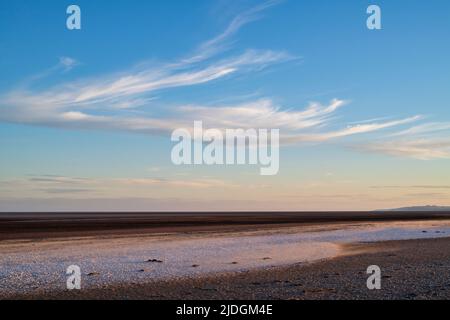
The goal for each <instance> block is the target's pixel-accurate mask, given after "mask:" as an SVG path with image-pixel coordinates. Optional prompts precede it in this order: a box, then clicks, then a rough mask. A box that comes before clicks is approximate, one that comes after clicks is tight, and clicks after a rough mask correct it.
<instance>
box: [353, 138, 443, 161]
mask: <svg viewBox="0 0 450 320" xmlns="http://www.w3.org/2000/svg"><path fill="white" fill-rule="evenodd" d="M356 148H358V149H359V150H363V151H370V152H376V153H382V154H387V155H391V156H399V157H408V158H414V159H418V160H433V159H450V139H441V138H436V139H417V140H410V139H408V140H393V141H382V142H376V143H368V144H366V145H363V146H362V145H361V146H357V147H356Z"/></svg>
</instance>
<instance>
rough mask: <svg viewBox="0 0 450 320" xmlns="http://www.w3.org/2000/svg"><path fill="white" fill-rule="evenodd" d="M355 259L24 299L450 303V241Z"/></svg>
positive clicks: (350, 249) (354, 252)
mask: <svg viewBox="0 0 450 320" xmlns="http://www.w3.org/2000/svg"><path fill="white" fill-rule="evenodd" d="M345 250H346V252H347V253H349V254H350V255H347V256H340V257H337V258H334V259H330V260H325V261H319V262H315V263H310V264H297V265H291V266H287V267H280V268H271V269H268V270H255V271H249V272H242V273H236V274H233V273H228V274H217V275H214V276H208V277H198V278H193V279H179V280H172V281H156V282H152V283H146V284H126V285H113V286H106V287H104V288H101V289H91V290H83V291H81V292H68V291H65V292H50V293H45V294H44V293H43V294H34V295H21V296H16V297H12V298H20V299H162V300H171V299H176V300H178V299H181V300H197V299H201V300H208V299H225V300H241V299H244V300H247V299H250V300H252V299H262V300H278V299H283V300H309V299H314V300H315V299H333V300H334V299H370V300H372V299H391V300H392V299H402V300H403V299H405V300H409V299H421V300H422V299H433V300H434V299H449V298H450V238H440V239H427V240H423V239H422V240H403V241H390V242H380V243H371V244H356V245H348V246H346V248H345ZM372 264H377V265H379V266H380V267H381V270H382V288H381V290H374V291H371V290H368V289H367V287H366V279H367V275H366V268H367V266H369V265H372Z"/></svg>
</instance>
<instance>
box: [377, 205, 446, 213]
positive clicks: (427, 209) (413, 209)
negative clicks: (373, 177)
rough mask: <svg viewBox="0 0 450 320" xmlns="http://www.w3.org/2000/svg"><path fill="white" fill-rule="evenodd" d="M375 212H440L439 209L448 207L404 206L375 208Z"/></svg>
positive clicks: (444, 209)
mask: <svg viewBox="0 0 450 320" xmlns="http://www.w3.org/2000/svg"><path fill="white" fill-rule="evenodd" d="M375 211H377V212H380V211H391V212H408V211H411V212H441V211H450V207H446V206H417V207H404V208H396V209H385V210H375Z"/></svg>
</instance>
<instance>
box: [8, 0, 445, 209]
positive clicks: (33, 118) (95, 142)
mask: <svg viewBox="0 0 450 320" xmlns="http://www.w3.org/2000/svg"><path fill="white" fill-rule="evenodd" d="M70 4H72V2H69V1H58V2H55V1H21V0H18V1H9V2H6V1H3V2H2V3H1V4H0V112H1V113H0V145H1V157H0V168H1V169H0V199H2V201H1V204H0V210H3V211H6V210H17V211H20V210H39V209H42V210H53V209H54V210H87V209H92V210H111V209H115V208H119V209H122V210H124V209H129V210H186V209H187V210H216V209H217V210H220V209H222V210H238V209H242V210H259V209H271V210H332V209H335V210H361V209H376V208H384V207H391V206H392V207H395V206H403V205H423V204H440V205H450V202H449V201H450V200H449V199H450V197H449V196H450V193H449V191H450V170H448V168H449V164H450V162H449V161H450V134H449V133H450V108H448V101H449V100H450V99H449V98H450V91H449V90H448V86H449V83H450V63H448V57H449V56H450V44H449V41H448V38H449V36H450V3H448V1H444V0H442V1H439V0H435V1H433V4H432V5H431V4H430V3H429V2H426V1H418V0H415V1H375V2H369V1H345V2H344V1H341V2H337V1H324V0H320V1H296V0H290V1H289V0H285V1H261V0H260V1H222V0H218V1H210V0H208V1H206V0H205V1H202V0H198V1H189V2H188V1H175V0H171V1H145V2H144V1H120V0H118V1H100V0H96V1H76V2H74V4H77V5H79V6H80V8H81V11H82V29H81V30H74V31H69V30H68V29H67V28H66V18H67V15H66V13H65V11H66V8H67V6H68V5H70ZM370 4H377V5H379V6H380V7H381V10H382V27H383V28H382V30H375V31H374V30H368V29H367V27H366V19H367V17H368V15H367V14H366V8H367V7H368V6H369V5H370ZM305 110H310V111H311V110H312V111H313V116H312V118H305V116H304V111H305ZM255 114H256V116H255ZM193 120H204V121H205V122H206V124H207V125H208V126H210V127H218V128H225V127H226V125H230V122H233V121H234V122H233V123H234V124H233V125H235V126H238V127H248V128H253V127H255V128H259V127H261V128H262V127H264V128H266V127H274V128H279V129H280V132H281V137H282V140H281V142H282V146H283V147H282V150H281V158H280V173H279V174H278V175H277V176H274V177H261V176H259V174H258V169H257V168H254V167H251V166H242V167H229V166H213V167H207V166H195V167H192V166H182V167H177V166H174V165H173V164H172V163H171V160H170V151H171V148H172V146H173V144H172V143H171V142H170V133H171V131H172V130H173V129H175V128H178V127H180V126H191V125H192V121H193ZM310 120H313V123H311V122H310Z"/></svg>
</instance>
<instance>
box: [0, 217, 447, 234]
mask: <svg viewBox="0 0 450 320" xmlns="http://www.w3.org/2000/svg"><path fill="white" fill-rule="evenodd" d="M441 219H450V212H216V213H208V212H204V213H202V212H200V213H188V212H187V213H170V212H162V213H157V212H147V213H146V212H142V213H135V212H128V213H121V212H117V213H106V212H105V213H98V212H96V213H89V212H85V213H77V212H65V213H0V241H2V240H12V239H38V240H40V239H49V238H67V237H86V236H96V237H97V236H109V235H116V236H121V235H122V236H128V235H139V234H145V235H147V234H157V233H180V232H181V233H194V232H210V231H221V232H227V231H231V232H234V231H239V230H254V229H255V228H258V229H265V228H274V227H277V228H281V227H292V226H296V225H311V224H330V223H342V222H382V221H421V220H441Z"/></svg>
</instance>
